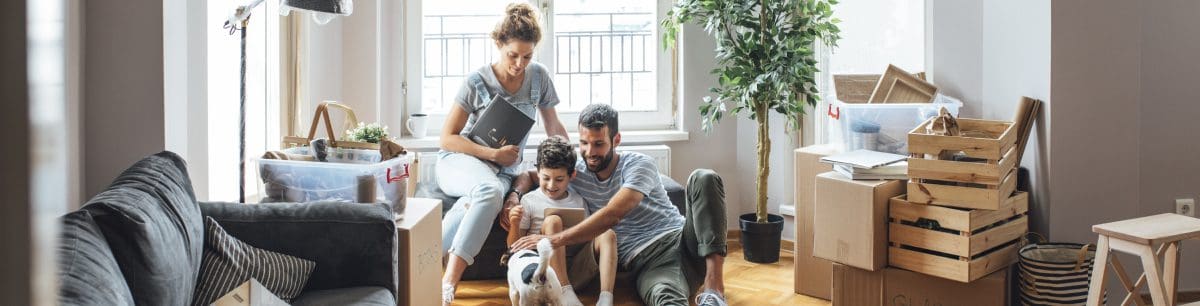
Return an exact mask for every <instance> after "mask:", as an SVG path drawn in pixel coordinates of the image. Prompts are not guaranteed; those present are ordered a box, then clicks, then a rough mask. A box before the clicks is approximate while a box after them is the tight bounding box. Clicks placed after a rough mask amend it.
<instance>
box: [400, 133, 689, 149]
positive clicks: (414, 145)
mask: <svg viewBox="0 0 1200 306" xmlns="http://www.w3.org/2000/svg"><path fill="white" fill-rule="evenodd" d="M568 134H571V136H572V137H571V138H572V139H574V138H575V137H576V136H575V135H576V133H575V132H570V133H568ZM438 139H439V137H438V136H427V137H421V138H414V137H411V136H405V137H401V138H400V139H399V140H398V141H397V142H398V143H399V144H400V145H401V146H404V148H406V149H409V150H413V151H418V152H429V151H437V150H438V149H439V148H440V143H439V141H438ZM545 139H546V134H541V133H538V134H533V135H530V136H529V142H527V143H526V147H529V146H530V145H531V144H537V143H540V142H542V140H545ZM687 140H688V132H685V131H679V130H654V131H628V132H621V144H662V143H668V142H673V141H687Z"/></svg>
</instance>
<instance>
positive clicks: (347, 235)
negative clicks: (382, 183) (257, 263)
mask: <svg viewBox="0 0 1200 306" xmlns="http://www.w3.org/2000/svg"><path fill="white" fill-rule="evenodd" d="M200 211H201V213H202V214H203V215H204V216H207V217H212V218H213V219H215V220H216V221H217V222H218V223H220V224H221V226H222V227H224V228H225V231H226V232H228V233H229V234H230V235H232V236H234V237H237V238H238V239H240V240H242V241H244V242H246V243H248V244H250V245H253V246H255V247H258V248H262V249H265V250H270V251H274V252H279V253H283V254H288V255H292V256H296V257H300V258H304V259H307V260H312V261H315V262H316V264H317V265H316V268H315V269H313V273H312V276H310V277H309V279H308V283H307V285H306V286H305V288H304V291H311V290H324V289H337V288H347V287H360V286H380V287H384V288H388V290H389V291H391V292H392V295H393V296H396V289H397V284H398V280H397V278H396V277H397V274H396V273H397V271H398V266H397V258H396V254H397V253H396V247H397V246H396V223H395V219H393V217H392V211H391V209H390V208H389V207H388V206H387V204H354V203H341V202H313V203H271V204H238V203H217V202H200Z"/></svg>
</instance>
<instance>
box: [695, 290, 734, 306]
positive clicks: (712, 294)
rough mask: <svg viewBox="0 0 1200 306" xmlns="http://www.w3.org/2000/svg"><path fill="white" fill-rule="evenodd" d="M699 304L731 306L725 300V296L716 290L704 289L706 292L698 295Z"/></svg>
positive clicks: (699, 305) (703, 305) (701, 305)
mask: <svg viewBox="0 0 1200 306" xmlns="http://www.w3.org/2000/svg"><path fill="white" fill-rule="evenodd" d="M696 305H697V306H729V304H728V303H726V302H725V296H722V295H721V294H720V293H717V291H716V290H712V289H704V292H700V294H697V295H696Z"/></svg>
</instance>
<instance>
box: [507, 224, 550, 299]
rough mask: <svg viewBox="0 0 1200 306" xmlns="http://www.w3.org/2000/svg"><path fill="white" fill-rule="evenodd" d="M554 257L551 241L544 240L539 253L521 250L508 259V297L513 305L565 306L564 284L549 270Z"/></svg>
mask: <svg viewBox="0 0 1200 306" xmlns="http://www.w3.org/2000/svg"><path fill="white" fill-rule="evenodd" d="M553 256H554V248H553V247H551V246H550V240H549V239H542V240H541V241H538V244H537V251H533V250H520V251H517V252H516V253H513V254H512V256H511V257H509V258H508V298H509V299H510V300H511V301H512V304H513V305H518V306H534V305H549V306H559V305H562V301H561V300H560V299H561V298H562V284H561V283H559V282H558V274H557V273H555V271H554V269H552V268H550V258H551V257H553Z"/></svg>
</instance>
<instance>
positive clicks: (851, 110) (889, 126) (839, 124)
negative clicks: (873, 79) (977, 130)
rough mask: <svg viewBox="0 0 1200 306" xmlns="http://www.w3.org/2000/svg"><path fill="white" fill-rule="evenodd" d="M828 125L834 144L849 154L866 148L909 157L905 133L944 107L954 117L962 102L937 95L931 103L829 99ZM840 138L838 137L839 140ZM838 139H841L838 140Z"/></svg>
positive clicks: (906, 134)
mask: <svg viewBox="0 0 1200 306" xmlns="http://www.w3.org/2000/svg"><path fill="white" fill-rule="evenodd" d="M828 99H829V101H831V103H830V104H829V110H828V115H829V125H828V127H829V128H831V129H833V130H834V132H835V133H837V134H840V135H831V137H830V139H831V140H832V142H833V143H837V142H841V143H842V144H843V148H844V149H845V150H846V151H847V152H849V151H853V150H858V149H867V150H873V151H879V152H887V153H895V154H901V155H908V132H909V131H912V129H913V128H916V127H917V126H918V125H921V123H922V122H925V120H927V119H929V118H930V117H934V116H937V113H938V109H939V108H942V107H945V108H946V110H949V111H950V113H951V114H953V115H954V116H955V117H957V116H958V109H959V108H961V107H962V105H963V104H962V102H961V101H958V100H956V99H954V98H950V97H948V96H944V95H941V94H938V95H937V97H935V98H934V101H933V103H871V104H867V103H845V102H842V101H839V100H837V98H836V97H834V96H830V97H829V98H828ZM838 136H840V138H839V137H838ZM839 139H840V140H839Z"/></svg>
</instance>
